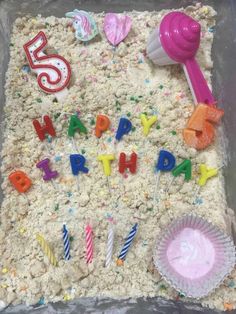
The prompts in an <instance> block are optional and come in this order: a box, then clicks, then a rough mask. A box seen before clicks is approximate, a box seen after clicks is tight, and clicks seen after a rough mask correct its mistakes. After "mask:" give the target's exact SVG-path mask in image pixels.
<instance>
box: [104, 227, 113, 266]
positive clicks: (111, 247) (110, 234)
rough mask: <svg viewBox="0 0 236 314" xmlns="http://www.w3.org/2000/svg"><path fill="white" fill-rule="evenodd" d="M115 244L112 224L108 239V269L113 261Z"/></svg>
mask: <svg viewBox="0 0 236 314" xmlns="http://www.w3.org/2000/svg"><path fill="white" fill-rule="evenodd" d="M113 243H114V228H113V226H112V224H111V225H110V228H109V231H108V239H107V256H106V263H105V266H106V267H108V266H109V265H110V264H111V261H112V252H113Z"/></svg>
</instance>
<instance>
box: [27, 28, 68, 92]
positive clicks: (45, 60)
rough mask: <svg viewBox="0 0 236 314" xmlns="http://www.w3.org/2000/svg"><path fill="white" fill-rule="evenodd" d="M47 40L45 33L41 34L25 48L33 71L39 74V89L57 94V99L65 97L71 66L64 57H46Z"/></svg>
mask: <svg viewBox="0 0 236 314" xmlns="http://www.w3.org/2000/svg"><path fill="white" fill-rule="evenodd" d="M46 45H47V38H46V35H45V34H44V32H42V31H41V32H39V33H38V34H37V35H36V36H35V37H34V38H33V39H31V40H30V41H29V42H27V43H26V44H25V45H24V46H23V47H24V50H25V53H26V57H27V59H28V61H29V64H30V67H31V69H32V70H33V71H34V72H35V73H36V74H37V76H38V77H37V80H38V84H39V87H40V88H41V89H42V90H43V91H44V92H46V93H56V94H55V95H56V97H58V96H59V98H60V97H61V98H62V97H64V96H65V95H66V94H67V93H66V92H65V91H64V93H60V94H58V93H59V92H61V91H62V90H64V89H65V88H66V87H67V86H68V84H69V82H70V77H71V68H70V64H69V63H68V61H66V59H64V58H63V57H62V56H59V55H56V54H51V55H45V54H44V53H43V50H44V48H45V47H46Z"/></svg>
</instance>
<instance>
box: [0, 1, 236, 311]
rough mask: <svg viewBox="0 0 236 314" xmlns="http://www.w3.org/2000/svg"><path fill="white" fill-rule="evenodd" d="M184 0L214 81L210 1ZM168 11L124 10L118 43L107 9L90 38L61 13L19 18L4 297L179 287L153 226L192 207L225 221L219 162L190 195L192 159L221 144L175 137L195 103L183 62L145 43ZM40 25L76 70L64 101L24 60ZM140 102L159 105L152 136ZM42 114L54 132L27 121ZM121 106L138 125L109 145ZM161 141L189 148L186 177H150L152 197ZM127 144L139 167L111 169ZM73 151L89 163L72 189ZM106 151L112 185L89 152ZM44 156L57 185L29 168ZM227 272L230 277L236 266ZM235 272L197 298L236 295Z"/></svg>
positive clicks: (10, 95)
mask: <svg viewBox="0 0 236 314" xmlns="http://www.w3.org/2000/svg"><path fill="white" fill-rule="evenodd" d="M181 10H182V9H181ZM184 11H185V12H186V13H187V14H190V15H191V16H192V17H194V18H195V19H197V20H198V21H200V23H201V25H202V38H201V47H200V49H199V52H198V54H197V60H198V61H199V63H200V66H201V68H202V69H203V71H204V74H205V77H206V78H207V80H208V82H210V76H211V69H212V67H213V64H212V60H211V46H212V40H213V32H212V27H213V26H214V24H215V12H214V11H213V9H212V8H210V7H206V6H203V7H201V6H196V7H188V8H187V9H185V10H184ZM166 13H167V11H161V12H128V13H127V14H128V15H129V16H130V17H131V18H132V30H131V31H130V33H129V35H128V37H127V38H126V39H125V41H124V42H122V43H121V44H120V45H119V46H118V48H117V49H116V50H115V51H113V49H112V47H111V45H110V44H109V43H108V41H107V40H106V38H105V35H104V33H103V31H102V23H103V19H104V14H94V15H93V16H94V18H95V20H96V22H97V24H98V27H99V30H100V35H99V36H97V37H96V38H95V39H94V40H92V41H91V42H89V43H88V45H84V44H83V43H80V42H78V41H77V40H76V39H75V36H74V32H73V29H72V28H71V26H69V23H70V22H71V20H70V19H69V18H56V17H53V16H51V17H47V18H43V17H40V16H37V17H33V18H32V17H23V18H18V19H17V20H16V21H15V23H14V25H13V31H12V38H11V45H10V63H9V68H8V72H7V78H6V105H5V125H4V143H3V148H2V153H1V155H2V166H1V171H2V177H3V184H2V189H3V192H4V200H3V203H2V208H1V213H0V215H1V229H0V247H1V260H0V267H1V268H0V271H1V277H0V299H1V300H3V301H4V302H6V303H7V304H8V303H13V304H17V303H26V304H35V303H37V302H38V301H39V300H40V298H44V301H45V302H50V301H58V300H69V299H73V298H78V297H82V296H108V297H113V298H120V297H121V298H124V297H139V296H150V297H154V296H163V297H166V298H171V299H175V298H176V297H177V292H176V291H175V290H174V289H172V288H171V287H170V286H169V285H168V284H167V283H166V282H165V281H164V280H162V278H161V277H160V275H159V274H158V272H157V271H156V270H155V269H154V265H153V260H152V253H153V248H154V244H155V240H156V237H157V236H158V234H159V233H160V232H161V231H162V230H164V229H166V228H167V226H168V224H169V223H170V222H171V221H172V220H173V219H174V218H177V217H179V216H181V215H183V214H186V213H196V214H199V215H200V216H202V217H204V218H206V219H207V220H209V221H210V222H212V223H213V224H215V225H217V226H219V227H220V228H221V229H223V230H224V231H227V225H226V222H225V211H226V208H227V205H226V201H225V192H224V187H223V178H222V174H221V170H220V171H219V175H218V176H217V177H214V178H212V179H211V180H209V181H208V182H207V184H206V186H204V187H203V188H202V189H201V190H200V194H199V195H198V198H199V200H198V202H197V204H196V205H193V204H192V203H193V201H194V194H195V191H196V189H197V186H198V185H197V180H198V178H199V175H198V167H199V164H200V163H206V164H207V165H208V166H210V167H221V166H222V160H221V154H220V151H219V150H218V148H217V145H214V146H211V147H209V148H208V149H206V150H205V151H203V152H197V151H196V150H195V149H192V148H189V147H187V146H186V145H185V144H184V142H183V138H182V129H183V128H184V127H185V125H186V123H187V120H188V118H189V117H190V115H191V113H192V111H193V108H194V106H193V100H192V96H191V94H190V91H189V88H188V85H187V81H186V78H185V76H184V72H183V70H182V67H181V66H178V65H172V66H163V67H158V66H154V65H153V64H152V63H151V62H150V61H149V60H147V59H146V58H145V56H144V55H143V51H144V49H145V47H146V42H147V38H148V36H149V34H150V32H151V31H152V30H153V28H154V27H155V26H156V25H158V24H159V22H160V20H161V18H162V17H163V15H164V14H166ZM39 31H44V32H45V34H46V36H47V38H48V44H49V46H50V47H51V48H53V49H54V50H56V51H57V53H58V54H60V55H62V56H63V57H65V58H66V59H67V60H68V61H69V63H70V64H71V67H72V72H73V78H72V80H71V84H70V87H69V95H68V97H67V98H66V99H65V100H64V101H63V102H56V101H53V100H54V96H53V95H48V94H45V93H44V92H43V91H41V90H40V89H39V87H38V84H37V80H36V76H35V75H34V74H33V73H32V72H31V73H25V72H24V71H22V67H23V66H24V65H26V64H27V61H26V57H25V53H24V50H23V44H25V43H26V42H28V41H29V40H30V39H32V38H33V37H34V36H35V35H36V34H37V33H38V32H39ZM51 50H52V49H51ZM144 112H145V113H147V114H148V116H150V115H152V114H156V115H157V116H158V122H157V123H156V124H155V125H154V126H153V127H152V128H151V131H150V133H149V135H148V137H144V135H143V133H142V127H141V123H140V114H141V113H144ZM72 113H78V114H79V117H80V119H81V120H82V121H83V123H84V124H85V125H86V127H87V129H88V135H87V136H86V135H84V134H82V135H81V134H79V133H78V132H77V133H76V135H75V145H76V147H77V151H76V150H75V146H74V145H73V143H72V141H71V140H70V139H69V138H68V135H67V132H68V121H69V117H70V115H71V114H72ZM44 114H48V115H49V116H50V117H51V118H52V120H53V124H54V127H55V129H56V133H57V136H56V138H54V139H53V140H52V141H51V142H50V141H49V142H48V141H47V140H46V141H44V142H40V141H39V139H38V137H37V134H36V133H35V130H34V128H33V124H32V120H33V119H35V118H36V119H41V117H42V115H44ZM98 114H105V115H108V116H109V118H110V120H111V128H110V130H109V131H108V132H106V133H104V134H103V136H102V137H101V138H100V139H97V138H96V137H95V135H94V127H95V125H94V123H95V121H96V116H97V115H98ZM122 116H127V117H128V118H129V119H130V120H131V121H132V123H133V126H134V128H133V130H132V132H131V133H130V134H129V135H128V136H125V137H124V138H123V139H122V141H121V142H120V143H119V144H118V145H117V146H116V149H114V136H115V132H116V130H117V125H118V122H119V119H120V117H122ZM173 131H175V132H176V134H175V132H173ZM161 148H164V149H167V150H169V151H171V152H173V154H174V155H175V156H176V159H177V164H179V163H180V162H181V161H183V159H184V158H190V159H191V161H192V165H193V174H192V176H193V177H192V180H190V181H189V182H188V183H187V182H184V180H183V176H180V177H178V178H177V179H176V180H175V181H174V182H173V184H172V185H171V187H170V189H169V191H168V193H165V189H166V187H167V185H168V183H169V182H170V180H171V177H172V176H171V174H169V173H165V174H163V175H162V176H161V178H160V185H159V189H158V197H159V199H160V200H159V203H158V204H156V203H155V202H154V200H153V195H154V187H155V173H154V165H155V163H156V160H157V156H158V151H159V150H160V149H161ZM132 151H135V152H136V153H137V155H138V169H137V173H136V174H135V175H131V174H130V173H129V172H128V173H127V174H125V175H124V176H123V175H121V174H120V173H119V172H118V161H117V159H118V157H119V154H120V152H125V153H126V154H128V155H129V154H130V153H131V152H132ZM71 153H80V154H81V153H82V154H83V155H84V156H85V158H86V160H87V164H86V165H87V167H88V168H89V173H88V174H80V175H79V185H80V190H79V191H78V188H77V180H76V178H75V177H74V176H73V175H72V173H71V169H70V162H69V155H70V154H71ZM105 153H114V154H115V156H116V160H115V161H114V162H113V163H112V175H111V177H110V186H111V195H109V192H108V186H107V181H106V178H105V176H104V174H103V171H102V165H101V163H100V162H99V161H97V156H98V155H99V154H105ZM46 157H48V158H50V161H51V166H52V169H53V170H57V171H58V172H59V177H58V178H56V179H55V180H54V185H53V184H51V182H44V181H43V179H42V172H41V171H40V170H39V169H37V168H36V163H37V162H38V161H39V160H42V159H44V158H46ZM14 170H22V171H24V172H26V173H27V174H28V175H29V177H30V178H31V179H32V182H33V185H32V187H31V189H30V190H29V191H28V192H27V193H26V194H27V198H25V197H24V196H23V195H20V194H19V193H18V192H17V191H16V190H15V189H14V188H13V186H12V185H11V184H10V182H9V180H8V175H9V174H10V173H11V172H12V171H14ZM28 202H29V204H28ZM108 214H110V215H112V216H113V218H114V220H115V221H116V225H115V242H114V255H113V261H112V264H111V266H110V267H109V268H105V267H104V262H105V257H106V247H107V234H108V228H109V222H108V219H107V215H108ZM88 221H90V222H91V224H92V226H93V231H94V259H93V263H92V264H91V265H89V266H87V265H86V261H85V232H84V229H85V226H86V223H87V222H88ZM63 222H66V224H67V228H68V230H69V233H70V236H71V237H73V238H71V256H72V258H71V259H70V261H65V260H64V251H63V241H62V224H63ZM136 222H137V223H138V225H139V227H138V232H137V236H136V238H135V240H134V243H133V245H132V247H131V248H130V250H129V252H128V254H127V258H126V261H125V263H124V266H123V267H118V266H116V258H117V255H118V254H119V252H120V249H121V248H122V246H123V243H124V238H125V237H126V236H127V235H128V233H129V231H130V229H131V228H132V226H133V225H134V223H136ZM37 233H40V234H42V235H43V236H44V237H45V239H46V240H47V242H48V243H49V244H50V246H51V248H52V249H53V251H54V254H55V256H56V258H57V260H58V261H59V266H58V267H53V266H52V265H50V263H49V261H48V258H47V257H46V256H45V255H44V253H43V252H42V250H41V247H40V246H39V244H38V242H37V241H36V237H35V236H36V234H37ZM2 270H3V272H2ZM231 276H232V277H233V276H234V277H235V273H234V274H233V275H232V274H231ZM232 280H233V279H232V278H231V279H230V278H228V279H226V280H225V282H224V284H222V285H221V286H220V287H219V288H217V289H216V291H214V292H213V293H212V294H211V295H210V296H209V297H207V298H204V299H202V300H201V302H202V303H203V305H205V306H209V307H215V308H219V309H223V308H224V303H233V304H234V306H235V302H236V300H235V294H236V290H235V288H234V287H233V285H232V284H231V286H230V284H229V282H232ZM185 299H186V298H185Z"/></svg>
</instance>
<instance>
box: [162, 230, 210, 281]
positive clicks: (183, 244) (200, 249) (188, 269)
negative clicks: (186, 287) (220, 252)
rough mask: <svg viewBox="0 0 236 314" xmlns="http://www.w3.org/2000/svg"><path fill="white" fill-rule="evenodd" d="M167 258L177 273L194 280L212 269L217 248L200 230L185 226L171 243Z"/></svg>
mask: <svg viewBox="0 0 236 314" xmlns="http://www.w3.org/2000/svg"><path fill="white" fill-rule="evenodd" d="M167 259H168V261H169V264H170V265H171V267H172V268H173V269H174V270H175V271H176V272H177V273H179V274H180V275H181V276H183V277H185V278H188V279H193V280H194V279H198V278H200V277H203V276H204V275H206V274H207V273H208V272H209V271H210V270H211V269H212V267H213V265H214V262H215V248H214V246H213V244H212V243H211V241H210V240H209V239H208V238H207V237H206V236H205V235H204V234H203V233H202V232H201V231H200V230H197V229H192V228H184V229H182V230H181V231H180V232H179V233H178V234H177V235H176V236H175V238H174V239H173V240H172V241H171V242H170V243H169V246H168V249H167Z"/></svg>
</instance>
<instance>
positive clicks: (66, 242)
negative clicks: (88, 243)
mask: <svg viewBox="0 0 236 314" xmlns="http://www.w3.org/2000/svg"><path fill="white" fill-rule="evenodd" d="M63 242H64V257H65V260H66V261H68V260H69V259H70V257H71V256H70V241H69V235H68V230H67V229H66V225H65V224H63Z"/></svg>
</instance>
